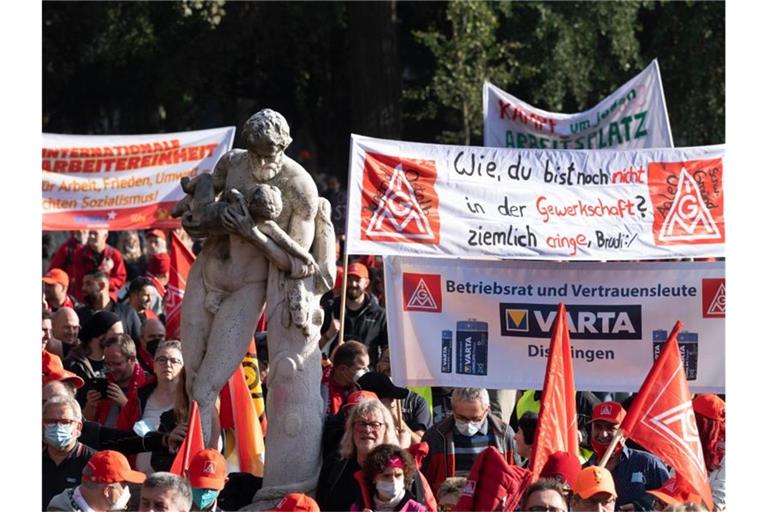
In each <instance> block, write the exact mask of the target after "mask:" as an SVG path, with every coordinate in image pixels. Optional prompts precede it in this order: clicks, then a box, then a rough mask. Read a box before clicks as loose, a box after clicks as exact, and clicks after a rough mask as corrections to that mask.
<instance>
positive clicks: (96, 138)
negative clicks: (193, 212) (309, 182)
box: [42, 126, 235, 230]
mask: <svg viewBox="0 0 768 512" xmlns="http://www.w3.org/2000/svg"><path fill="white" fill-rule="evenodd" d="M234 137H235V128H234V126H229V127H226V128H214V129H211V130H200V131H190V132H179V133H158V134H153V135H62V134H55V133H44V134H43V152H42V156H43V180H42V185H43V229H49V230H67V229H88V228H102V229H112V230H123V229H146V228H149V227H158V228H173V227H178V226H180V225H181V223H180V222H179V220H178V219H174V218H171V216H170V211H171V209H172V208H173V205H174V204H175V203H176V202H177V201H179V200H180V199H182V198H183V197H184V196H185V193H184V192H183V191H182V190H181V186H180V184H179V180H180V179H181V178H182V177H184V176H188V177H190V178H191V177H194V176H196V175H197V174H202V173H211V172H213V168H214V166H215V165H216V161H217V160H218V159H219V157H221V156H222V155H223V154H224V153H225V152H227V151H228V150H229V149H231V148H232V142H233V140H234Z"/></svg>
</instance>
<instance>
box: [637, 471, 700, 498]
mask: <svg viewBox="0 0 768 512" xmlns="http://www.w3.org/2000/svg"><path fill="white" fill-rule="evenodd" d="M646 492H647V493H648V494H652V495H653V496H655V497H656V498H658V499H660V500H661V501H663V502H664V503H666V504H667V505H681V504H683V503H688V502H694V503H701V496H699V495H697V494H694V493H692V492H690V490H688V489H686V488H684V487H682V486H680V485H678V483H677V478H676V477H674V476H673V477H672V478H670V479H669V480H667V481H666V482H664V485H662V486H661V487H659V488H658V489H653V490H651V491H646Z"/></svg>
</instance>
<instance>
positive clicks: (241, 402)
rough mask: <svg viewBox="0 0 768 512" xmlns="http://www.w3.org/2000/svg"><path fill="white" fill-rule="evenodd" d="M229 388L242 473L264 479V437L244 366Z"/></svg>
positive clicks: (231, 380)
mask: <svg viewBox="0 0 768 512" xmlns="http://www.w3.org/2000/svg"><path fill="white" fill-rule="evenodd" d="M228 386H229V392H230V403H231V404H232V416H233V420H234V427H235V446H236V448H237V458H238V461H239V464H240V471H242V472H246V473H251V474H252V475H253V476H257V477H263V476H264V435H263V433H262V430H261V423H259V416H258V415H257V414H256V409H255V407H254V403H253V400H252V399H251V392H250V390H249V389H248V384H247V383H246V381H245V374H244V372H243V367H242V366H238V367H237V369H236V370H235V373H233V374H232V377H230V378H229V381H228Z"/></svg>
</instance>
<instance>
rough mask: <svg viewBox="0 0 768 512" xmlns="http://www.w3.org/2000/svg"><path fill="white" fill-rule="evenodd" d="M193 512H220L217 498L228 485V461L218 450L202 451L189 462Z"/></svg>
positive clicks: (208, 449) (207, 449)
mask: <svg viewBox="0 0 768 512" xmlns="http://www.w3.org/2000/svg"><path fill="white" fill-rule="evenodd" d="M187 477H188V479H189V485H190V486H192V505H193V507H192V510H205V511H209V510H210V511H219V510H221V509H220V508H219V507H217V506H216V498H217V497H218V495H219V493H220V492H221V490H222V489H224V484H226V483H227V480H228V478H227V461H226V460H224V456H223V455H222V454H221V453H219V451H218V450H215V449H213V448H206V449H205V450H200V451H199V452H197V453H196V454H195V455H194V456H192V459H191V460H190V462H189V472H188V474H187Z"/></svg>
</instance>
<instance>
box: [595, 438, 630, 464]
mask: <svg viewBox="0 0 768 512" xmlns="http://www.w3.org/2000/svg"><path fill="white" fill-rule="evenodd" d="M623 439H624V433H623V432H622V431H621V430H619V431H618V432H616V435H614V436H613V439H611V444H609V445H608V449H607V450H605V453H604V454H603V458H602V459H600V463H599V464H598V466H600V467H601V468H604V467H605V465H606V464H607V463H608V459H610V458H611V455H613V450H615V449H616V445H618V444H619V442H621V441H622V440H623Z"/></svg>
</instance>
